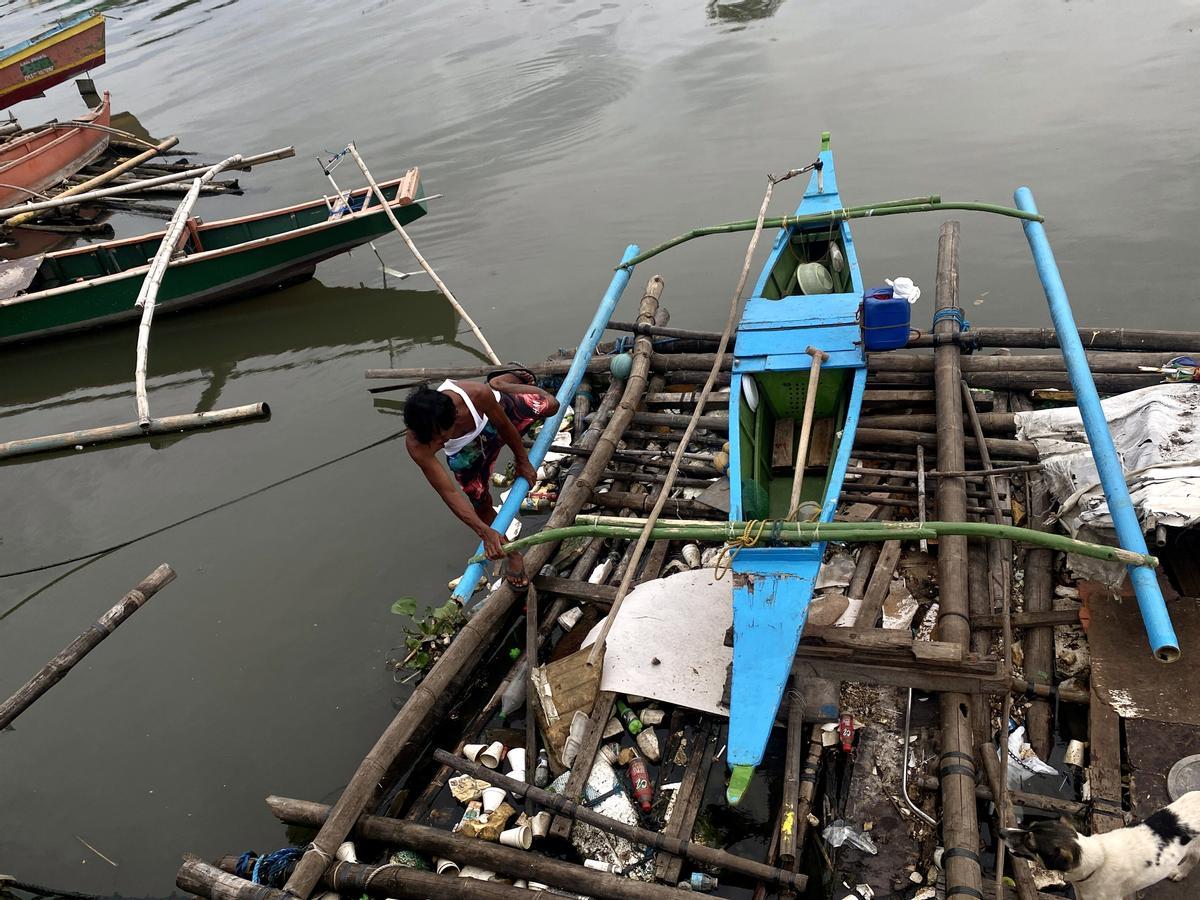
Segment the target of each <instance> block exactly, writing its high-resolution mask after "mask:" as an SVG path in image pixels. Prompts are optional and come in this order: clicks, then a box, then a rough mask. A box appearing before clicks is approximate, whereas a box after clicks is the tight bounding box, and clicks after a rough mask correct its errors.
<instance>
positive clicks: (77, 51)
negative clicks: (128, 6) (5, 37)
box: [0, 12, 104, 109]
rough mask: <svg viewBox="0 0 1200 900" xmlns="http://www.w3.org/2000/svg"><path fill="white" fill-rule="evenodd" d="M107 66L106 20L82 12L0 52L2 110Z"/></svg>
mask: <svg viewBox="0 0 1200 900" xmlns="http://www.w3.org/2000/svg"><path fill="white" fill-rule="evenodd" d="M103 63H104V16H103V14H101V13H93V12H82V13H80V14H79V15H76V16H72V17H71V18H69V19H63V20H62V21H60V22H57V23H55V24H54V26H53V27H51V28H47V29H46V30H45V31H43V32H41V33H39V34H35V35H34V36H33V37H31V38H28V39H26V40H24V41H21V42H20V43H17V44H14V45H13V46H11V47H4V48H3V49H0V109H5V108H7V107H9V106H12V105H13V104H14V103H19V102H20V101H22V100H28V99H29V98H30V97H36V96H38V95H39V94H41V93H42V92H43V91H45V90H47V89H48V88H51V87H54V85H56V84H62V83H63V82H64V81H66V80H67V79H68V78H71V77H72V76H74V75H78V74H79V73H80V72H84V71H87V70H88V69H94V68H95V67H96V66H99V65H103Z"/></svg>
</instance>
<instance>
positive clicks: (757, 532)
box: [713, 519, 767, 581]
mask: <svg viewBox="0 0 1200 900" xmlns="http://www.w3.org/2000/svg"><path fill="white" fill-rule="evenodd" d="M755 526H758V527H757V529H756V528H755ZM766 527H767V520H766V519H751V520H750V521H748V522H747V523H746V527H745V528H743V529H742V533H741V535H739V536H738V537H736V538H734V539H733V540H732V541H729V542H728V543H727V544H725V546H724V547H722V548H721V555H720V556H718V557H717V561H716V563H715V564H714V565H713V573H714V574H715V576H716V579H717V581H720V580H721V579H722V578H724V577H725V573H726V572H728V571H729V570H730V569H732V568H733V561H734V560H735V559H737V555H738V553H739V552H740V551H741V549H742V548H743V547H753V546H755V545H756V544H757V543H758V541H759V538H761V537H762V533H763V531H765V530H766Z"/></svg>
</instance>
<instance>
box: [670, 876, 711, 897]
mask: <svg viewBox="0 0 1200 900" xmlns="http://www.w3.org/2000/svg"><path fill="white" fill-rule="evenodd" d="M677 886H678V887H679V889H680V890H684V891H696V892H698V893H703V894H707V893H710V892H711V891H715V890H716V889H717V879H716V878H714V877H713V876H711V875H705V874H704V873H703V872H693V873H692V877H691V878H689V879H688V880H687V881H681V882H679V884H678V885H677Z"/></svg>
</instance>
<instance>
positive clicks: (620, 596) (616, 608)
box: [587, 173, 798, 666]
mask: <svg viewBox="0 0 1200 900" xmlns="http://www.w3.org/2000/svg"><path fill="white" fill-rule="evenodd" d="M797 174H798V173H797ZM791 175H792V173H788V174H787V175H785V176H784V178H789V177H791ZM780 180H781V181H782V180H783V179H780ZM775 184H776V182H775V179H774V178H773V177H771V176H768V177H767V190H766V193H765V194H764V195H763V201H762V206H761V207H760V208H759V210H758V219H757V224H756V226H755V229H754V235H753V236H752V237H751V238H750V246H749V247H747V248H746V259H745V262H744V263H743V264H742V273H741V275H740V276H739V277H738V282H737V287H736V288H735V289H734V292H733V300H732V302H731V303H730V304H729V318H728V319H726V321H725V330H724V331H722V332H721V340H720V343H718V345H717V352H716V358H715V360H714V361H713V365H712V369H711V370H709V373H708V379H707V380H706V381H705V382H704V388H703V389H702V390H701V391H700V395H699V396H698V397H697V398H696V407H695V409H693V410H692V415H691V418H690V419H689V420H688V423H687V426H686V427H685V428H684V432H683V436H682V437H681V438H680V439H679V443H678V444H677V445H676V447H675V455H674V457H673V458H672V459H671V468H669V469H668V470H667V474H666V477H665V478H664V479H663V485H662V489H661V490H660V491H659V494H658V498H657V499H656V500H655V503H654V509H652V510H651V511H650V516H649V517H648V518H647V519H646V524H645V525H644V526H643V527H642V533H641V534H640V535H638V539H637V544H636V545H635V547H634V550H633V556H632V558H631V560H630V563H629V568H628V569H626V570H625V575H624V576H623V577H622V578H621V584H620V586H619V587H618V588H617V597H616V599H615V600H614V601H613V605H612V609H611V610H610V611H609V614H608V616H607V617H605V619H604V624H603V625H602V626H601V628H600V634H599V635H598V636H597V637H596V642H595V643H594V644H593V645H592V649H591V652H590V653H588V658H587V664H588V665H589V666H595V665H597V664H598V663H599V662H600V660H601V658H602V657H603V656H604V642H605V640H607V638H608V632H609V631H610V630H611V629H612V624H613V622H615V621H616V620H617V616H618V615H619V614H620V612H621V604H622V603H624V602H625V595H626V594H628V593H629V588H630V585H632V584H633V578H634V573H635V572H637V569H638V564H639V563H640V562H641V559H642V553H643V552H645V550H646V544H648V543H649V542H650V536H651V533H652V532H653V530H654V525H655V523H656V522H657V521H658V517H659V515H660V514H661V513H662V510H663V506H664V505H666V502H667V498H668V497H669V496H670V495H671V488H672V486H673V485H674V484H675V477H676V475H677V474H678V473H679V467H680V465H681V464H682V462H683V458H684V454H685V453H686V451H687V446H688V444H689V443H690V442H691V439H692V433H693V432H694V431H695V430H696V424H697V422H698V421H699V420H700V417H701V416H703V415H704V406H705V404H706V403H707V402H708V396H709V394H711V393H712V390H713V387H714V386H715V385H716V382H717V375H718V374H719V373H720V371H721V363H722V361H723V360H724V359H725V350H726V348H727V347H728V346H729V340H730V338H731V337H732V336H733V332H734V329H735V328H736V327H737V323H738V318H739V311H740V309H741V299H742V291H743V290H745V287H746V278H747V276H748V275H749V274H750V263H751V262H752V261H753V259H754V250H755V248H756V247H757V246H758V239H759V238H760V237H761V236H762V230H763V220H764V219H765V218H766V215H767V206H768V205H769V204H770V202H771V194H772V193H774V191H775Z"/></svg>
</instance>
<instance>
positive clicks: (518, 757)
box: [508, 747, 525, 772]
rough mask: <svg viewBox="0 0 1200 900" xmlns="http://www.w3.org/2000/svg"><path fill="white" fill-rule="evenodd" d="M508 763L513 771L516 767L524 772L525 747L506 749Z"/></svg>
mask: <svg viewBox="0 0 1200 900" xmlns="http://www.w3.org/2000/svg"><path fill="white" fill-rule="evenodd" d="M508 764H509V765H510V766H511V767H512V769H513V771H514V772H515V771H516V770H517V769H520V770H521V771H522V772H524V771H525V748H524V747H513V748H512V749H511V750H509V751H508Z"/></svg>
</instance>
